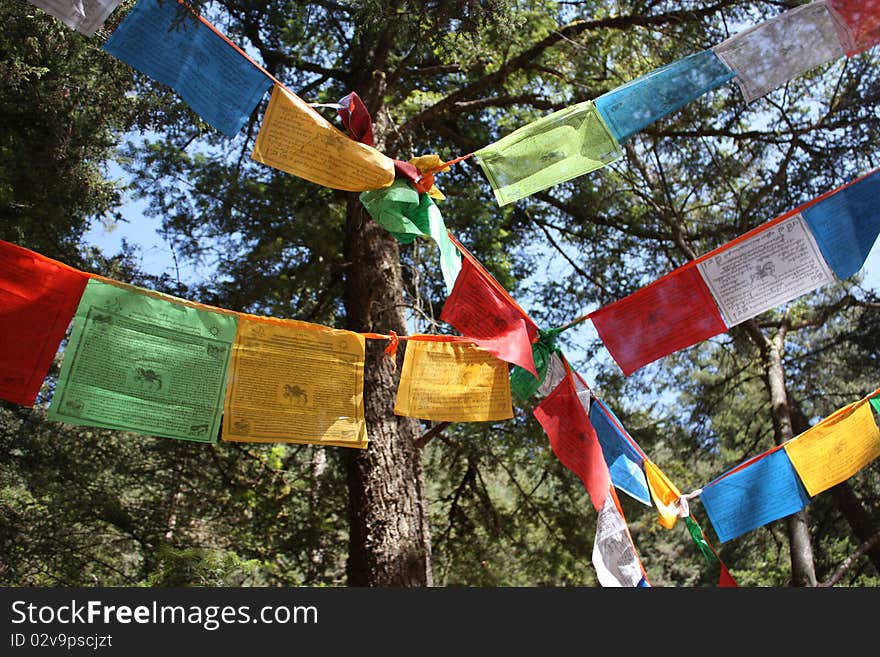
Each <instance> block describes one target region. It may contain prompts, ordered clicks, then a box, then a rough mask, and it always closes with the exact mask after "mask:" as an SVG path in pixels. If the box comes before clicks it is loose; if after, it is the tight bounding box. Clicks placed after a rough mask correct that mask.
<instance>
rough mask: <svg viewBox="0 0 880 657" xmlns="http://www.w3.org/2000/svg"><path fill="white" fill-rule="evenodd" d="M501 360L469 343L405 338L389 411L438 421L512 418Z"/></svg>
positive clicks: (505, 372)
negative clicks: (401, 364) (392, 408)
mask: <svg viewBox="0 0 880 657" xmlns="http://www.w3.org/2000/svg"><path fill="white" fill-rule="evenodd" d="M507 369H508V368H507V363H505V362H504V361H502V360H500V359H498V358H496V357H495V356H493V355H492V354H490V353H489V352H487V351H484V350H482V349H480V348H479V347H477V346H476V345H474V344H472V343H470V342H432V341H425V340H409V341H408V342H407V345H406V353H405V355H404V358H403V369H402V371H401V373H400V384H399V385H398V388H397V401H396V403H395V405H394V412H395V413H396V414H397V415H405V416H408V417H418V418H422V419H424V420H436V421H440V422H482V421H486V420H507V419H509V418H512V417H513V407H512V406H511V401H510V377H509V376H508V372H507Z"/></svg>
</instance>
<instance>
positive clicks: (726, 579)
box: [684, 515, 739, 588]
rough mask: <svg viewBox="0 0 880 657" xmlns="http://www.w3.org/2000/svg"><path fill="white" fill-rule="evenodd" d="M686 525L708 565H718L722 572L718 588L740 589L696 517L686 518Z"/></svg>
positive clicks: (719, 576)
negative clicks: (710, 543)
mask: <svg viewBox="0 0 880 657" xmlns="http://www.w3.org/2000/svg"><path fill="white" fill-rule="evenodd" d="M684 523H685V525H686V526H687V530H688V533H689V534H690V535H691V539H693V541H694V544H695V545H696V546H697V549H699V551H700V552H701V553H702V555H703V557H705V559H706V563H708V564H709V565H710V566H714V565H716V564H717V565H718V567H719V571H720V572H719V575H718V586H719V587H722V588H725V587H729V588H732V587H738V586H739V585H738V584H737V583H736V580H735V579H733V576H732V575H731V574H730V571H728V570H727V566H725V565H724V562H723V561H721V558H720V557H719V556H718V554H717V553H716V552H715V549H714V548H713V547H712V546H711V545H709V540H708V539H707V538H706V534H705V532H704V531H703V528H702V527H700V525H699V524H698V523H697V521H696V519H694V516H693V515H689V516H685V518H684Z"/></svg>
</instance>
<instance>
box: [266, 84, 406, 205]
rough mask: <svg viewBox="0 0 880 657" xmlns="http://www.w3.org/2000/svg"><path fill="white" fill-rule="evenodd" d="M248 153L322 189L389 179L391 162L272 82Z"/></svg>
mask: <svg viewBox="0 0 880 657" xmlns="http://www.w3.org/2000/svg"><path fill="white" fill-rule="evenodd" d="M251 157H252V158H253V159H255V160H256V161H257V162H262V163H263V164H268V165H269V166H271V167H275V168H276V169H280V170H281V171H286V172H287V173H292V174H293V175H295V176H299V177H300V178H305V179H306V180H309V181H311V182H313V183H317V184H319V185H322V186H324V187H331V188H333V189H343V190H346V191H350V192H364V191H367V190H369V189H380V188H382V187H387V186H388V185H390V184H391V183H392V182H394V160H392V159H391V158H390V157H388V156H386V155H384V154H382V153H380V152H379V151H377V150H376V149H375V148H373V147H372V146H367V145H366V144H362V143H360V142H359V141H355V140H354V139H351V138H350V137H349V136H348V135H346V134H345V133H344V132H342V131H341V130H339V129H338V128H337V127H336V126H334V125H333V124H332V123H330V122H329V121H328V120H327V119H325V118H324V117H323V116H321V115H320V114H318V112H316V111H315V110H314V109H313V108H311V107H309V105H308V104H307V103H306V102H305V101H303V100H302V99H301V98H299V97H298V96H297V95H296V94H294V93H292V92H290V91H288V90H287V89H285V88H284V87H283V86H281V85H277V84H276V85H275V88H274V89H273V90H272V97H271V98H270V99H269V106H268V107H267V108H266V115H265V116H264V117H263V122H262V125H261V126H260V134H259V135H257V142H256V143H255V144H254V152H253V153H252V154H251Z"/></svg>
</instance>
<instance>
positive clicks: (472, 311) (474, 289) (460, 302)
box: [440, 236, 538, 377]
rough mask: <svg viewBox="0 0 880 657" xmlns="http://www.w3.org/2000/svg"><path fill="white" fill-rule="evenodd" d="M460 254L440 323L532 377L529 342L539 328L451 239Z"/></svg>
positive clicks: (532, 367) (533, 366) (532, 360)
mask: <svg viewBox="0 0 880 657" xmlns="http://www.w3.org/2000/svg"><path fill="white" fill-rule="evenodd" d="M450 239H451V240H452V241H453V243H454V244H455V246H456V247H457V248H458V250H459V251H460V252H461V255H462V264H461V272H460V273H459V274H458V277H457V278H456V279H455V286H454V287H453V288H452V292H451V293H450V295H449V296H448V297H447V299H446V302H445V303H444V304H443V311H442V312H441V313H440V319H441V320H442V321H444V322H447V323H448V324H450V325H451V326H453V327H455V328H456V329H457V330H458V331H459V332H460V333H461V334H462V335H463V336H465V337H467V338H468V339H470V340H472V341H473V342H474V343H475V344H476V345H477V346H479V347H482V348H483V349H485V350H486V351H488V352H489V353H491V354H494V355H495V356H497V357H498V358H500V359H501V360H503V361H506V362H508V363H513V364H514V365H519V366H520V367H523V368H524V369H526V370H528V371H529V372H531V373H532V375H534V376H535V377H537V376H538V372H537V370H536V369H535V361H534V357H533V356H532V342H533V341H535V340H536V339H537V337H538V327H537V325H536V324H535V323H534V322H533V321H532V320H531V318H530V317H529V316H528V315H527V314H526V312H525V311H524V310H523V309H522V308H520V306H519V304H518V303H517V302H516V301H514V300H513V298H512V297H511V296H510V294H508V293H507V290H505V289H504V288H503V287H501V284H500V283H498V281H496V280H495V279H494V278H493V277H492V275H491V274H490V273H489V272H487V271H486V270H485V269H484V268H483V266H482V265H481V264H480V263H479V262H477V260H476V258H474V257H473V256H472V255H471V254H470V253H469V252H468V251H467V250H466V249H465V248H464V247H463V246H462V245H461V244H460V243H459V242H458V241H457V240H456V239H455V238H454V237H452V236H450Z"/></svg>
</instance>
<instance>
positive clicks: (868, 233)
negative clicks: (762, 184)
mask: <svg viewBox="0 0 880 657" xmlns="http://www.w3.org/2000/svg"><path fill="white" fill-rule="evenodd" d="M878 199H880V170H877V171H874V172H873V173H870V174H867V175H866V176H863V177H861V178H859V179H858V180H856V181H854V182H852V183H850V184H849V185H846V186H844V187H843V188H842V189H839V190H836V191H835V192H834V193H832V194H830V195H828V196H825V197H823V198H822V199H821V200H819V201H818V202H817V203H814V204H812V205H810V206H809V207H808V208H806V209H804V210H803V213H802V214H803V216H804V219H805V220H806V222H807V224H808V225H809V227H810V230H811V231H812V232H813V236H814V237H815V239H816V242H817V243H818V245H819V249H820V250H821V252H822V255H823V256H824V257H825V260H826V261H827V262H828V265H829V266H830V267H831V269H833V270H834V273H835V274H836V275H837V277H838V278H839V279H841V280H844V279H846V278H849V277H850V276H852V275H853V274H855V273H856V272H857V271H859V270H860V269H861V268H862V266H863V265H864V264H865V260H866V259H867V258H868V254H869V253H870V252H871V248H872V247H873V246H874V242H875V241H876V240H877V235H878V234H880V203H878V202H877V201H878Z"/></svg>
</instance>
